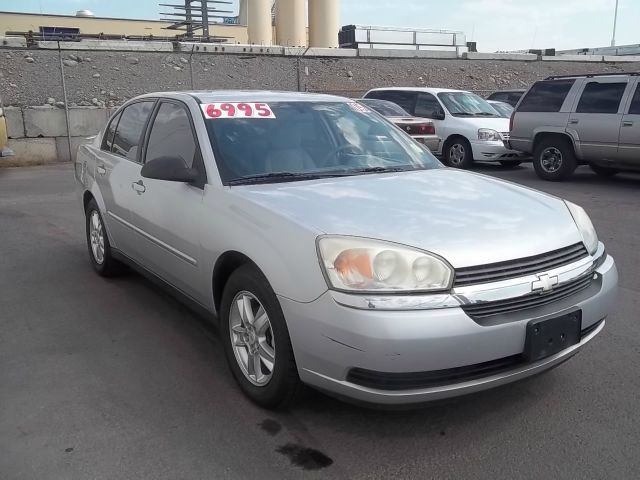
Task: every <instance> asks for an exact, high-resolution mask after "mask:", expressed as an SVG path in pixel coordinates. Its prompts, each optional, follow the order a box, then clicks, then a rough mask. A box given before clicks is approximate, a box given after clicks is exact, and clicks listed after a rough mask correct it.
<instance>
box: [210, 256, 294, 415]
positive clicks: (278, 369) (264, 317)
mask: <svg viewBox="0 0 640 480" xmlns="http://www.w3.org/2000/svg"><path fill="white" fill-rule="evenodd" d="M220 330H221V337H222V339H223V344H224V353H225V357H226V358H227V363H228V365H229V368H230V369H231V373H232V374H233V376H234V378H235V379H236V381H237V382H238V385H240V388H241V389H242V390H243V391H244V393H245V394H246V395H247V396H248V397H249V398H250V399H251V400H253V401H254V402H256V403H257V404H258V405H260V406H262V407H266V408H281V407H285V406H288V405H290V404H291V403H293V402H295V400H296V399H297V398H298V396H299V393H300V392H302V389H301V383H300V378H299V377H298V368H297V366H296V361H295V358H294V356H293V347H292V346H291V339H290V338H289V330H288V328H287V322H286V321H285V318H284V314H283V313H282V308H281V306H280V302H279V301H278V297H276V294H275V293H274V291H273V289H272V288H271V286H270V285H269V282H268V281H267V279H266V278H265V276H264V275H263V274H262V272H260V271H259V270H258V269H257V268H255V267H254V266H252V265H248V264H247V265H243V266H241V267H240V268H238V269H237V270H236V271H234V272H233V273H232V274H231V276H230V277H229V279H228V280H227V283H226V285H225V287H224V291H223V293H222V303H221V305H220Z"/></svg>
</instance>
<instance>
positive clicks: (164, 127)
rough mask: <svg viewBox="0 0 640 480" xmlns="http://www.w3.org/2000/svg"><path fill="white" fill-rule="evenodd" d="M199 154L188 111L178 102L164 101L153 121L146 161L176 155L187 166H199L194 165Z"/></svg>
mask: <svg viewBox="0 0 640 480" xmlns="http://www.w3.org/2000/svg"><path fill="white" fill-rule="evenodd" d="M197 154H199V151H198V147H197V143H196V140H195V138H194V136H193V131H192V129H191V122H190V121H189V115H188V113H187V111H186V110H185V109H184V107H182V106H180V105H178V104H176V103H170V102H163V103H162V104H161V105H160V108H159V109H158V113H157V115H156V118H155V119H154V121H153V127H152V128H151V135H149V142H148V144H147V152H146V156H145V162H150V161H152V160H155V159H157V158H160V157H176V158H181V159H182V161H183V162H184V164H185V167H187V168H192V167H196V168H197V165H194V159H195V158H196V155H197Z"/></svg>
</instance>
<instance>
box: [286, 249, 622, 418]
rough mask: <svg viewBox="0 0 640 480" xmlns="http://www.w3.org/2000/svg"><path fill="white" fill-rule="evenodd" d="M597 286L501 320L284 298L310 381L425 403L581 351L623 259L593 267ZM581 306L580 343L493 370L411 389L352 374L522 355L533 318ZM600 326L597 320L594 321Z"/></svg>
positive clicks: (302, 370) (388, 400) (604, 309)
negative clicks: (362, 380)
mask: <svg viewBox="0 0 640 480" xmlns="http://www.w3.org/2000/svg"><path fill="white" fill-rule="evenodd" d="M594 278H596V280H594V284H596V285H597V288H596V291H595V292H594V293H593V294H592V295H591V296H589V297H588V298H585V297H584V296H582V297H581V298H580V299H579V300H577V301H576V302H575V303H571V304H570V305H569V304H568V303H567V302H566V301H565V302H558V304H550V305H547V306H546V307H545V308H544V310H543V311H542V310H536V309H534V310H531V311H530V312H531V313H530V316H523V315H522V313H524V312H526V311H524V312H520V313H521V314H520V315H519V316H516V317H517V318H516V319H515V320H512V321H502V322H497V323H496V324H491V322H489V323H483V324H480V323H478V322H477V321H475V320H473V319H472V318H470V317H469V316H468V315H467V314H466V313H465V312H464V311H463V310H462V308H460V307H454V306H449V305H447V306H446V308H434V309H426V310H420V309H413V310H396V311H390V310H382V309H362V308H353V307H348V306H344V305H341V304H339V303H338V302H337V301H336V300H335V299H334V295H335V294H334V293H333V292H330V291H329V292H326V293H325V294H324V295H322V296H321V297H320V298H318V299H317V300H315V301H314V302H311V303H299V302H295V301H292V300H289V299H286V298H284V297H280V303H281V305H282V309H283V312H284V315H285V318H286V319H287V324H288V327H289V333H290V335H291V340H292V344H293V348H294V354H295V357H296V362H297V365H298V373H299V375H300V378H301V379H302V381H303V382H305V383H307V384H309V385H311V386H314V387H316V388H318V389H321V390H325V391H327V392H330V393H333V394H336V395H339V396H344V397H349V398H352V399H355V400H358V401H362V402H366V403H376V404H389V405H393V404H411V403H423V402H427V401H431V400H437V399H442V398H448V397H455V396H459V395H464V394H468V393H472V392H476V391H480V390H485V389H489V388H493V387H496V386H499V385H503V384H506V383H510V382H513V381H516V380H519V379H523V378H526V377H529V376H532V375H535V374H537V373H540V372H543V371H545V370H548V369H550V368H552V367H554V366H556V365H558V364H560V363H562V362H563V361H565V360H567V359H569V358H570V357H571V356H573V355H575V354H576V353H577V352H578V351H579V350H580V349H581V348H582V347H583V346H584V345H586V344H587V343H588V342H589V341H591V340H592V339H593V338H594V337H595V336H596V335H597V334H598V333H600V331H601V330H602V329H603V328H604V321H603V320H604V319H605V318H606V316H607V314H608V313H609V310H610V308H611V307H612V305H613V303H614V301H615V290H616V286H617V281H618V274H617V270H616V266H615V263H614V260H613V258H612V257H610V256H608V257H607V258H606V260H605V261H604V263H603V264H602V265H601V266H600V267H598V269H597V270H596V271H595V272H594ZM576 308H579V309H581V310H582V329H583V332H588V333H585V334H584V335H583V338H582V340H581V342H580V343H579V344H576V345H574V346H571V347H569V348H567V349H565V350H563V351H561V352H559V353H557V354H555V355H552V356H550V357H547V358H545V359H542V360H540V361H538V362H535V363H524V362H521V363H518V364H515V365H514V366H513V368H508V369H502V370H500V371H499V372H498V373H495V374H490V375H488V376H481V377H477V376H476V377H474V378H473V379H472V380H468V381H464V380H463V381H454V382H452V383H450V384H446V385H438V386H436V387H429V388H414V389H409V390H389V389H380V388H369V387H366V386H363V385H361V384H356V383H353V382H351V381H349V380H348V376H349V372H350V371H352V369H359V370H366V371H371V372H384V373H385V374H394V373H397V374H406V373H412V372H432V371H441V370H448V369H455V368H460V367H467V366H473V365H478V364H484V363H486V362H492V361H497V360H499V359H504V358H509V357H514V356H517V355H520V354H522V352H523V350H524V343H525V330H526V325H527V323H528V322H529V321H530V320H532V319H535V318H547V317H549V318H551V317H554V316H558V315H562V314H565V313H567V312H568V311H571V310H574V309H576ZM594 326H595V327H594Z"/></svg>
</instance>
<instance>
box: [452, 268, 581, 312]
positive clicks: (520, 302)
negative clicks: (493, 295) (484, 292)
mask: <svg viewBox="0 0 640 480" xmlns="http://www.w3.org/2000/svg"><path fill="white" fill-rule="evenodd" d="M592 281H593V275H592V274H591V273H590V274H589V275H587V276H583V277H580V278H578V279H576V280H573V281H570V282H567V283H564V284H562V285H559V286H558V287H556V288H555V289H554V290H552V291H551V292H548V293H543V294H540V293H538V292H534V293H530V294H529V295H524V296H522V297H515V298H509V299H506V300H498V301H495V302H485V303H476V304H473V305H463V306H462V310H464V312H465V313H466V314H467V315H469V316H470V317H471V318H473V319H481V318H486V317H490V316H493V315H502V314H505V313H512V312H519V311H521V310H526V309H529V308H535V307H541V306H543V305H548V304H549V303H553V302H557V301H559V300H562V299H563V298H567V297H570V296H571V295H575V294H576V293H578V292H581V291H582V290H585V289H586V288H588V287H589V285H591V282H592Z"/></svg>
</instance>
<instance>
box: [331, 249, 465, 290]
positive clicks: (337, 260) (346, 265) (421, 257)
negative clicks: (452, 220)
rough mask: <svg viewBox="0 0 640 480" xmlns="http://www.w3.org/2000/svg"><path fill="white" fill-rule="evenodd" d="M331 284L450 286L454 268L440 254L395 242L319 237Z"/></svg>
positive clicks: (340, 286) (378, 287)
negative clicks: (436, 254)
mask: <svg viewBox="0 0 640 480" xmlns="http://www.w3.org/2000/svg"><path fill="white" fill-rule="evenodd" d="M318 254H319V256H320V264H321V265H322V268H323V270H324V273H325V276H326V278H327V282H328V283H329V287H330V288H334V289H336V290H345V291H350V292H376V293H382V292H386V293H399V292H416V291H432V290H448V289H450V288H451V282H452V279H453V269H452V268H451V267H450V266H449V265H448V264H447V263H446V262H445V261H444V260H442V259H441V258H439V257H437V256H435V255H433V254H430V253H427V252H423V251H421V250H417V249H413V248H410V247H405V246H402V245H398V244H395V243H389V242H383V241H380V240H371V239H368V238H360V237H341V236H326V237H320V238H319V239H318Z"/></svg>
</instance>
